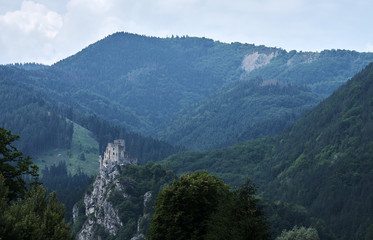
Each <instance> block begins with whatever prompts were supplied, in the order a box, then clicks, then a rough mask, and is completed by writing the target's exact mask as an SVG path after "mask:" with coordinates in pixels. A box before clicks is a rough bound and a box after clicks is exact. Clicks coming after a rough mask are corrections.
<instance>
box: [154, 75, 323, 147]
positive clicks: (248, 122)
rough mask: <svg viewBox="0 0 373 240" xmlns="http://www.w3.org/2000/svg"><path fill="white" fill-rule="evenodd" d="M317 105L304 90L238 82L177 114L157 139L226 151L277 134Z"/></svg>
mask: <svg viewBox="0 0 373 240" xmlns="http://www.w3.org/2000/svg"><path fill="white" fill-rule="evenodd" d="M320 101H321V97H320V96H319V95H317V94H315V93H313V92H311V91H310V90H308V89H307V88H305V87H299V86H293V85H290V84H284V83H281V82H278V81H263V80H261V79H252V80H250V79H242V80H241V81H238V82H234V83H232V84H230V85H229V86H228V87H225V88H223V89H222V90H220V91H219V92H218V93H216V94H214V95H213V96H211V97H210V98H208V99H207V100H205V101H202V103H198V104H195V105H193V106H191V107H190V108H188V109H186V110H183V111H181V112H180V113H179V114H178V115H177V117H175V118H174V119H173V120H172V121H170V122H168V123H167V124H166V125H165V127H164V128H162V127H161V128H160V129H159V132H160V133H159V135H161V136H162V138H164V139H165V140H166V141H168V142H172V143H175V144H177V145H182V146H185V147H187V148H188V149H192V150H201V149H212V148H221V147H227V146H230V145H233V144H235V143H237V142H242V141H245V140H248V139H254V138H260V137H263V136H267V135H274V134H275V133H279V132H280V131H282V130H283V129H284V128H285V127H287V126H289V125H290V124H291V123H293V122H294V121H295V120H297V119H298V118H299V117H300V116H301V115H303V114H304V113H305V112H307V111H309V110H311V109H312V107H314V106H316V104H318V103H319V102H320Z"/></svg>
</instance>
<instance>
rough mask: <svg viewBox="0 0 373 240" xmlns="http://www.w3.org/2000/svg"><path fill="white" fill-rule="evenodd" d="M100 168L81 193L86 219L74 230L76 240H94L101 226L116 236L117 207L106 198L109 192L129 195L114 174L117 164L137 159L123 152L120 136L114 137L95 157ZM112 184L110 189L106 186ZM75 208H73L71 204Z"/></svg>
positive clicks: (118, 225) (118, 222) (117, 174)
mask: <svg viewBox="0 0 373 240" xmlns="http://www.w3.org/2000/svg"><path fill="white" fill-rule="evenodd" d="M99 164H100V169H99V173H98V175H97V177H96V179H95V181H94V183H93V189H92V191H91V192H87V193H86V194H85V196H84V207H85V215H86V216H87V220H86V221H85V222H84V224H83V226H82V229H81V230H80V232H79V233H78V236H77V238H78V239H79V240H88V239H95V238H96V237H97V236H95V229H96V228H97V226H98V225H100V226H102V227H103V228H104V229H105V231H106V232H108V233H109V234H110V235H114V236H115V235H116V234H117V232H118V231H119V229H120V228H121V227H122V226H123V223H122V222H121V220H120V219H119V214H118V210H117V209H115V208H114V207H113V205H112V203H111V202H110V201H109V200H108V199H109V197H110V195H111V193H112V191H119V192H121V193H122V196H123V199H126V198H128V197H129V195H128V194H127V193H126V192H125V186H124V185H123V184H121V183H120V182H119V180H118V179H117V177H118V176H119V171H120V168H121V166H124V165H126V164H133V165H137V158H132V157H130V154H129V153H128V152H126V145H125V141H124V140H123V139H117V140H114V143H109V144H108V146H107V147H106V151H105V153H104V158H102V157H101V156H99ZM113 185H114V189H113V188H111V187H110V186H113ZM74 208H76V207H74ZM73 212H74V214H73V218H74V221H75V219H77V217H78V216H77V209H75V210H74V211H73Z"/></svg>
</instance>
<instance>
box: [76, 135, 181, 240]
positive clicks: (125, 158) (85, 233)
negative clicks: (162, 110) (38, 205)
mask: <svg viewBox="0 0 373 240" xmlns="http://www.w3.org/2000/svg"><path fill="white" fill-rule="evenodd" d="M99 161H100V169H99V172H98V174H97V177H96V178H95V180H94V182H93V184H92V186H91V187H90V189H88V190H87V192H86V194H85V196H84V199H82V200H81V201H80V202H79V203H77V204H76V205H75V206H74V209H73V220H74V228H75V229H78V230H77V234H76V238H77V239H79V240H88V239H106V238H107V237H109V236H110V237H111V238H113V237H114V238H115V239H133V240H135V239H142V238H144V236H145V234H146V231H147V226H148V225H149V222H150V218H151V215H152V206H153V204H154V200H155V199H154V198H155V196H156V193H157V191H158V190H159V187H161V186H162V185H164V184H167V182H170V181H171V180H172V179H173V177H174V175H173V173H171V172H170V171H166V170H164V169H163V168H162V167H161V166H159V165H155V164H147V165H146V166H143V167H142V166H137V159H134V158H131V157H130V155H129V154H128V153H127V152H125V147H124V141H123V142H122V141H119V140H115V141H114V143H109V145H108V147H107V148H106V151H105V154H104V158H101V156H100V157H99ZM154 180H155V181H154ZM153 191H156V193H153Z"/></svg>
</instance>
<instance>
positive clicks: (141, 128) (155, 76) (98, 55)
mask: <svg viewBox="0 0 373 240" xmlns="http://www.w3.org/2000/svg"><path fill="white" fill-rule="evenodd" d="M370 61H373V54H372V53H358V52H353V51H345V50H326V51H322V52H319V53H313V52H297V51H291V52H288V51H285V50H283V49H279V48H269V47H265V46H255V45H253V44H241V43H231V44H227V43H222V42H218V41H213V40H211V39H206V38H196V37H173V38H157V37H146V36H141V35H136V34H130V33H122V32H119V33H115V34H112V35H110V36H108V37H106V38H104V39H102V40H100V41H98V42H96V43H94V44H92V45H90V46H88V47H87V48H85V49H83V50H82V51H80V52H78V53H77V54H75V55H73V56H71V57H68V58H66V59H63V60H61V61H60V62H57V63H56V64H54V65H52V66H51V67H49V68H47V69H40V70H33V71H29V74H32V76H33V77H32V80H31V81H29V82H28V83H27V84H32V86H34V87H37V88H38V89H41V90H43V91H44V93H45V94H48V95H49V96H51V97H53V99H56V100H58V101H62V102H64V103H65V104H67V105H69V106H71V107H73V108H76V109H79V110H80V111H83V112H86V113H92V114H96V115H97V116H98V117H100V118H103V119H105V120H108V121H110V122H112V123H114V124H116V125H120V126H124V127H126V128H127V129H128V130H130V131H135V132H138V133H141V134H144V135H146V136H152V137H163V139H168V135H167V136H166V135H165V134H164V133H162V130H163V127H164V126H165V125H167V124H168V123H170V122H171V123H172V122H175V121H177V119H178V117H179V116H180V114H179V113H180V111H188V110H187V109H190V108H191V107H192V106H196V104H198V103H200V104H202V105H206V104H207V103H208V102H209V101H210V99H209V98H210V97H216V94H218V93H220V94H224V93H222V91H224V90H223V89H226V90H229V86H230V84H233V83H235V82H239V81H240V80H241V79H257V78H260V79H263V81H278V82H280V83H282V84H291V85H292V86H294V87H296V86H300V87H301V88H303V87H306V88H308V89H311V90H312V91H313V92H314V93H316V94H318V95H319V96H321V97H323V98H324V97H326V96H328V95H330V94H331V93H332V92H333V91H334V90H335V89H336V88H337V87H338V86H340V85H341V84H342V83H344V82H345V81H347V79H348V78H350V77H352V76H353V75H354V74H356V73H357V72H358V71H360V70H361V69H362V68H363V67H365V66H366V65H367V64H368V63H369V62H370ZM306 94H307V93H306ZM213 101H214V100H213ZM242 101H244V99H243V100H242ZM312 104H314V99H312V100H311V102H307V103H305V106H304V107H305V108H307V107H308V106H310V105H312ZM207 105H208V104H207ZM212 114H213V113H212ZM215 117H216V119H217V120H218V121H221V122H220V123H221V125H224V122H227V121H229V119H226V118H220V119H219V116H218V115H216V116H215ZM209 121H210V118H207V119H206V121H204V119H201V123H202V122H203V124H208V122H209ZM236 121H237V120H236ZM193 124H194V123H191V125H193ZM268 124H269V123H268ZM274 124H277V122H275V123H274ZM284 126H285V125H284ZM269 127H270V128H271V126H269ZM274 128H276V127H274ZM237 129H240V127H237ZM159 133H160V134H159ZM168 134H169V135H170V138H172V137H171V135H173V134H176V135H177V134H178V132H177V130H175V133H173V131H171V130H170V131H169V133H168ZM234 134H236V135H240V134H241V132H238V131H237V132H235V133H234ZM249 135H250V134H249ZM211 137H214V136H213V135H211ZM207 141H208V142H212V143H213V142H214V139H207ZM171 143H173V142H171ZM226 144H228V143H226ZM208 145H211V144H208ZM215 146H218V145H215Z"/></svg>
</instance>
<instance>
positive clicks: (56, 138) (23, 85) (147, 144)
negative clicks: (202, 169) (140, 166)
mask: <svg viewBox="0 0 373 240" xmlns="http://www.w3.org/2000/svg"><path fill="white" fill-rule="evenodd" d="M35 76H45V75H42V73H41V72H38V70H32V71H25V70H22V69H19V68H16V67H12V66H0V127H3V128H6V129H8V130H11V131H12V133H13V134H17V135H20V136H21V138H20V140H19V141H18V142H17V144H18V145H17V146H18V147H19V149H20V150H21V151H23V152H24V153H25V154H30V155H31V156H32V157H33V160H34V161H35V162H36V163H38V164H39V165H40V166H42V167H44V166H50V165H52V164H56V165H57V164H58V161H67V162H68V163H69V161H70V160H71V161H78V162H79V164H72V165H71V164H68V165H67V167H68V169H69V170H71V169H72V167H75V166H76V167H77V166H80V169H81V170H82V171H84V172H86V173H89V174H93V173H94V171H95V170H97V166H98V160H97V156H98V155H99V154H100V153H102V152H103V151H104V147H105V146H106V145H107V143H108V142H110V141H112V140H113V139H115V138H123V139H125V140H126V142H127V148H128V149H129V150H131V151H132V152H133V154H134V156H136V157H137V158H138V159H139V162H140V163H145V162H148V161H159V160H161V159H163V158H165V157H167V156H169V155H170V154H172V153H175V152H177V151H178V150H179V149H178V148H175V147H173V146H171V145H169V144H167V143H165V142H162V141H158V140H155V139H152V138H150V137H143V136H141V135H139V134H137V133H133V132H128V131H126V130H125V129H124V128H123V127H120V126H116V125H114V124H112V123H110V122H108V121H105V120H103V119H101V118H99V117H97V116H95V115H90V114H82V113H81V112H80V111H78V110H75V109H73V108H71V107H68V106H67V105H66V104H62V103H60V102H59V101H57V100H58V98H54V99H53V100H52V97H53V94H52V93H51V92H49V93H45V92H44V90H43V89H41V88H39V87H38V86H37V85H36V86H35V85H34V84H33V82H34V81H38V79H37V78H36V77H35ZM46 79H48V78H46ZM51 79H54V78H51ZM91 156H93V157H94V158H93V159H91V158H90V157H91ZM56 161H57V162H56ZM71 161H70V162H71ZM92 164H93V167H90V166H91V165H92ZM90 169H93V172H92V171H90ZM72 172H73V173H76V172H78V169H77V168H76V169H75V170H74V171H72Z"/></svg>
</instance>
